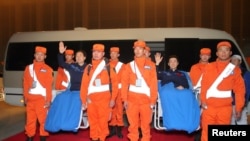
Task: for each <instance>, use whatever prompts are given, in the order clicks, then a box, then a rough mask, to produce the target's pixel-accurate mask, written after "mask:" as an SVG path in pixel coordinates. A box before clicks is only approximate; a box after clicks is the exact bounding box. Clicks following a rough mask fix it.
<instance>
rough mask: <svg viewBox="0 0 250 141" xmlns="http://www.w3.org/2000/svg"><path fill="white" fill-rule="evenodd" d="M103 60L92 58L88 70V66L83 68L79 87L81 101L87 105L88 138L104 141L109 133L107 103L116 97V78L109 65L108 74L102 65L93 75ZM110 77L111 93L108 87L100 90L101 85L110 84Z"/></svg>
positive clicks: (108, 108)
mask: <svg viewBox="0 0 250 141" xmlns="http://www.w3.org/2000/svg"><path fill="white" fill-rule="evenodd" d="M103 61H104V60H92V65H91V68H90V71H88V69H89V66H87V67H86V68H85V70H84V74H83V77H82V84H81V89H80V96H81V100H82V103H83V104H84V105H86V106H87V114H88V121H89V125H90V138H91V139H92V140H98V139H99V140H100V141H104V140H105V138H106V136H107V135H108V134H109V129H108V121H109V119H110V118H111V107H110V106H109V103H110V100H115V99H116V96H117V92H118V80H117V78H116V74H115V71H114V69H113V68H111V67H110V76H109V74H108V71H107V68H105V67H102V70H101V71H100V72H99V73H98V74H97V75H96V76H93V75H94V73H95V72H96V71H97V68H98V66H99V65H101V63H102V62H103ZM92 77H93V78H92ZM110 79H111V84H112V85H111V86H112V93H111V92H110V90H109V89H103V90H102V87H103V86H106V85H109V84H110ZM92 80H94V81H92ZM97 80H98V81H97ZM90 87H92V89H91V88H90Z"/></svg>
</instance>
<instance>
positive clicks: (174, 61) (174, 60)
mask: <svg viewBox="0 0 250 141" xmlns="http://www.w3.org/2000/svg"><path fill="white" fill-rule="evenodd" d="M178 65H179V62H178V60H177V58H169V60H168V66H169V68H170V69H177V66H178Z"/></svg>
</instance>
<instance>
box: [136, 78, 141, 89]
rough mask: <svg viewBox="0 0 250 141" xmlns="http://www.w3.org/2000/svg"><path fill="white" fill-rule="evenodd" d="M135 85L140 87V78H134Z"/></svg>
mask: <svg viewBox="0 0 250 141" xmlns="http://www.w3.org/2000/svg"><path fill="white" fill-rule="evenodd" d="M135 86H136V87H141V79H136V82H135Z"/></svg>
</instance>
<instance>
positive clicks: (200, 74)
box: [23, 40, 245, 141]
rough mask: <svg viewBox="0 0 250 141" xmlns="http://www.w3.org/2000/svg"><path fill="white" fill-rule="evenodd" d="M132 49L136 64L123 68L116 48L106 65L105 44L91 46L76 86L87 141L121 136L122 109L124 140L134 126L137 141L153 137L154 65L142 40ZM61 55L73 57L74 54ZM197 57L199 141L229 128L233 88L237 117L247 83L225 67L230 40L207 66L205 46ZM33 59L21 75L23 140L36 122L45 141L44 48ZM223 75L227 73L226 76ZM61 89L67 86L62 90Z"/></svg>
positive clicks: (48, 93) (48, 75) (47, 82)
mask: <svg viewBox="0 0 250 141" xmlns="http://www.w3.org/2000/svg"><path fill="white" fill-rule="evenodd" d="M133 49H134V60H132V61H131V62H129V63H127V64H124V63H122V62H120V61H119V55H120V54H119V47H111V48H110V59H109V60H108V61H107V60H106V59H105V57H104V55H105V52H104V50H105V46H104V45H103V44H94V45H93V48H92V60H91V63H90V64H89V65H88V66H86V68H85V70H84V73H83V77H82V83H81V88H80V97H81V101H82V107H83V109H87V114H88V121H89V125H90V138H91V140H93V141H104V140H105V139H106V138H107V137H110V136H112V135H114V134H115V132H116V134H117V136H118V137H119V138H122V137H123V135H122V133H121V130H122V127H123V126H124V123H123V109H124V108H125V111H126V114H127V118H128V122H129V127H128V131H129V133H128V135H127V136H128V138H129V139H130V140H131V141H138V139H139V133H138V128H141V131H142V135H143V136H142V138H141V141H149V140H150V138H151V134H150V123H151V121H152V114H153V108H154V106H155V104H156V100H157V93H158V88H157V74H156V66H155V63H154V62H152V61H151V59H150V58H149V57H148V56H146V54H147V51H148V50H149V49H150V48H148V47H147V45H146V42H144V41H142V40H138V41H135V42H134V44H133ZM65 53H66V55H67V54H69V55H73V52H72V51H68V52H67V51H66V52H65ZM200 53H201V56H200V58H201V60H200V62H199V64H196V65H194V66H193V67H192V68H191V71H190V77H191V79H192V82H193V85H194V86H195V87H197V88H198V87H200V101H201V105H202V109H203V112H202V116H201V119H202V120H201V127H202V141H207V136H208V131H207V130H208V125H209V124H230V120H231V113H232V103H231V101H232V100H231V95H230V92H229V91H231V90H234V92H235V96H236V97H237V98H236V113H237V117H238V118H240V113H241V110H242V107H243V105H244V93H245V88H244V87H245V85H244V81H243V79H242V77H241V74H240V73H241V72H240V70H239V68H237V67H235V66H232V65H230V63H229V62H230V56H231V54H232V51H231V44H230V43H229V42H227V41H223V42H220V43H218V45H217V52H216V55H217V57H218V58H217V60H216V61H215V62H212V63H208V60H209V58H210V54H211V50H210V49H209V48H204V49H201V52H200ZM203 55H205V57H203ZM34 57H35V59H34V62H33V64H31V65H28V66H27V67H26V69H25V72H24V77H23V78H24V80H23V82H24V83H23V86H24V98H25V102H26V108H27V123H26V126H25V130H26V134H27V136H28V139H27V140H28V141H31V140H33V137H34V135H35V130H36V120H37V119H38V121H39V123H40V136H41V139H40V140H41V141H45V140H46V136H48V135H49V133H48V132H46V131H45V130H44V122H45V119H46V113H47V110H48V107H49V105H50V102H51V99H52V83H53V70H52V69H51V68H50V67H49V66H48V65H46V64H45V63H44V60H45V58H46V48H45V47H40V46H37V47H36V49H35V54H34ZM69 63H70V62H69ZM228 70H229V71H228ZM225 71H227V72H230V73H224V72H225ZM58 72H59V71H58ZM222 75H223V76H222ZM221 77H222V78H224V79H221ZM61 80H63V81H61V82H59V83H58V85H57V86H58V89H59V87H60V86H59V84H66V83H63V82H67V81H68V80H69V78H62V79H61ZM65 87H67V86H66V85H65V86H64V87H63V88H65ZM222 92H223V93H222Z"/></svg>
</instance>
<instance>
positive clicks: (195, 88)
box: [193, 74, 203, 93]
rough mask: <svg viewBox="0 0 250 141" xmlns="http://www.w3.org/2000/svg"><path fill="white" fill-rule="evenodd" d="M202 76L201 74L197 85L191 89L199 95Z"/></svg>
mask: <svg viewBox="0 0 250 141" xmlns="http://www.w3.org/2000/svg"><path fill="white" fill-rule="evenodd" d="M202 76H203V74H202V75H201V76H200V78H199V80H198V82H197V84H196V85H195V86H194V87H193V89H194V90H195V91H196V92H197V93H200V91H201V80H202Z"/></svg>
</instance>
